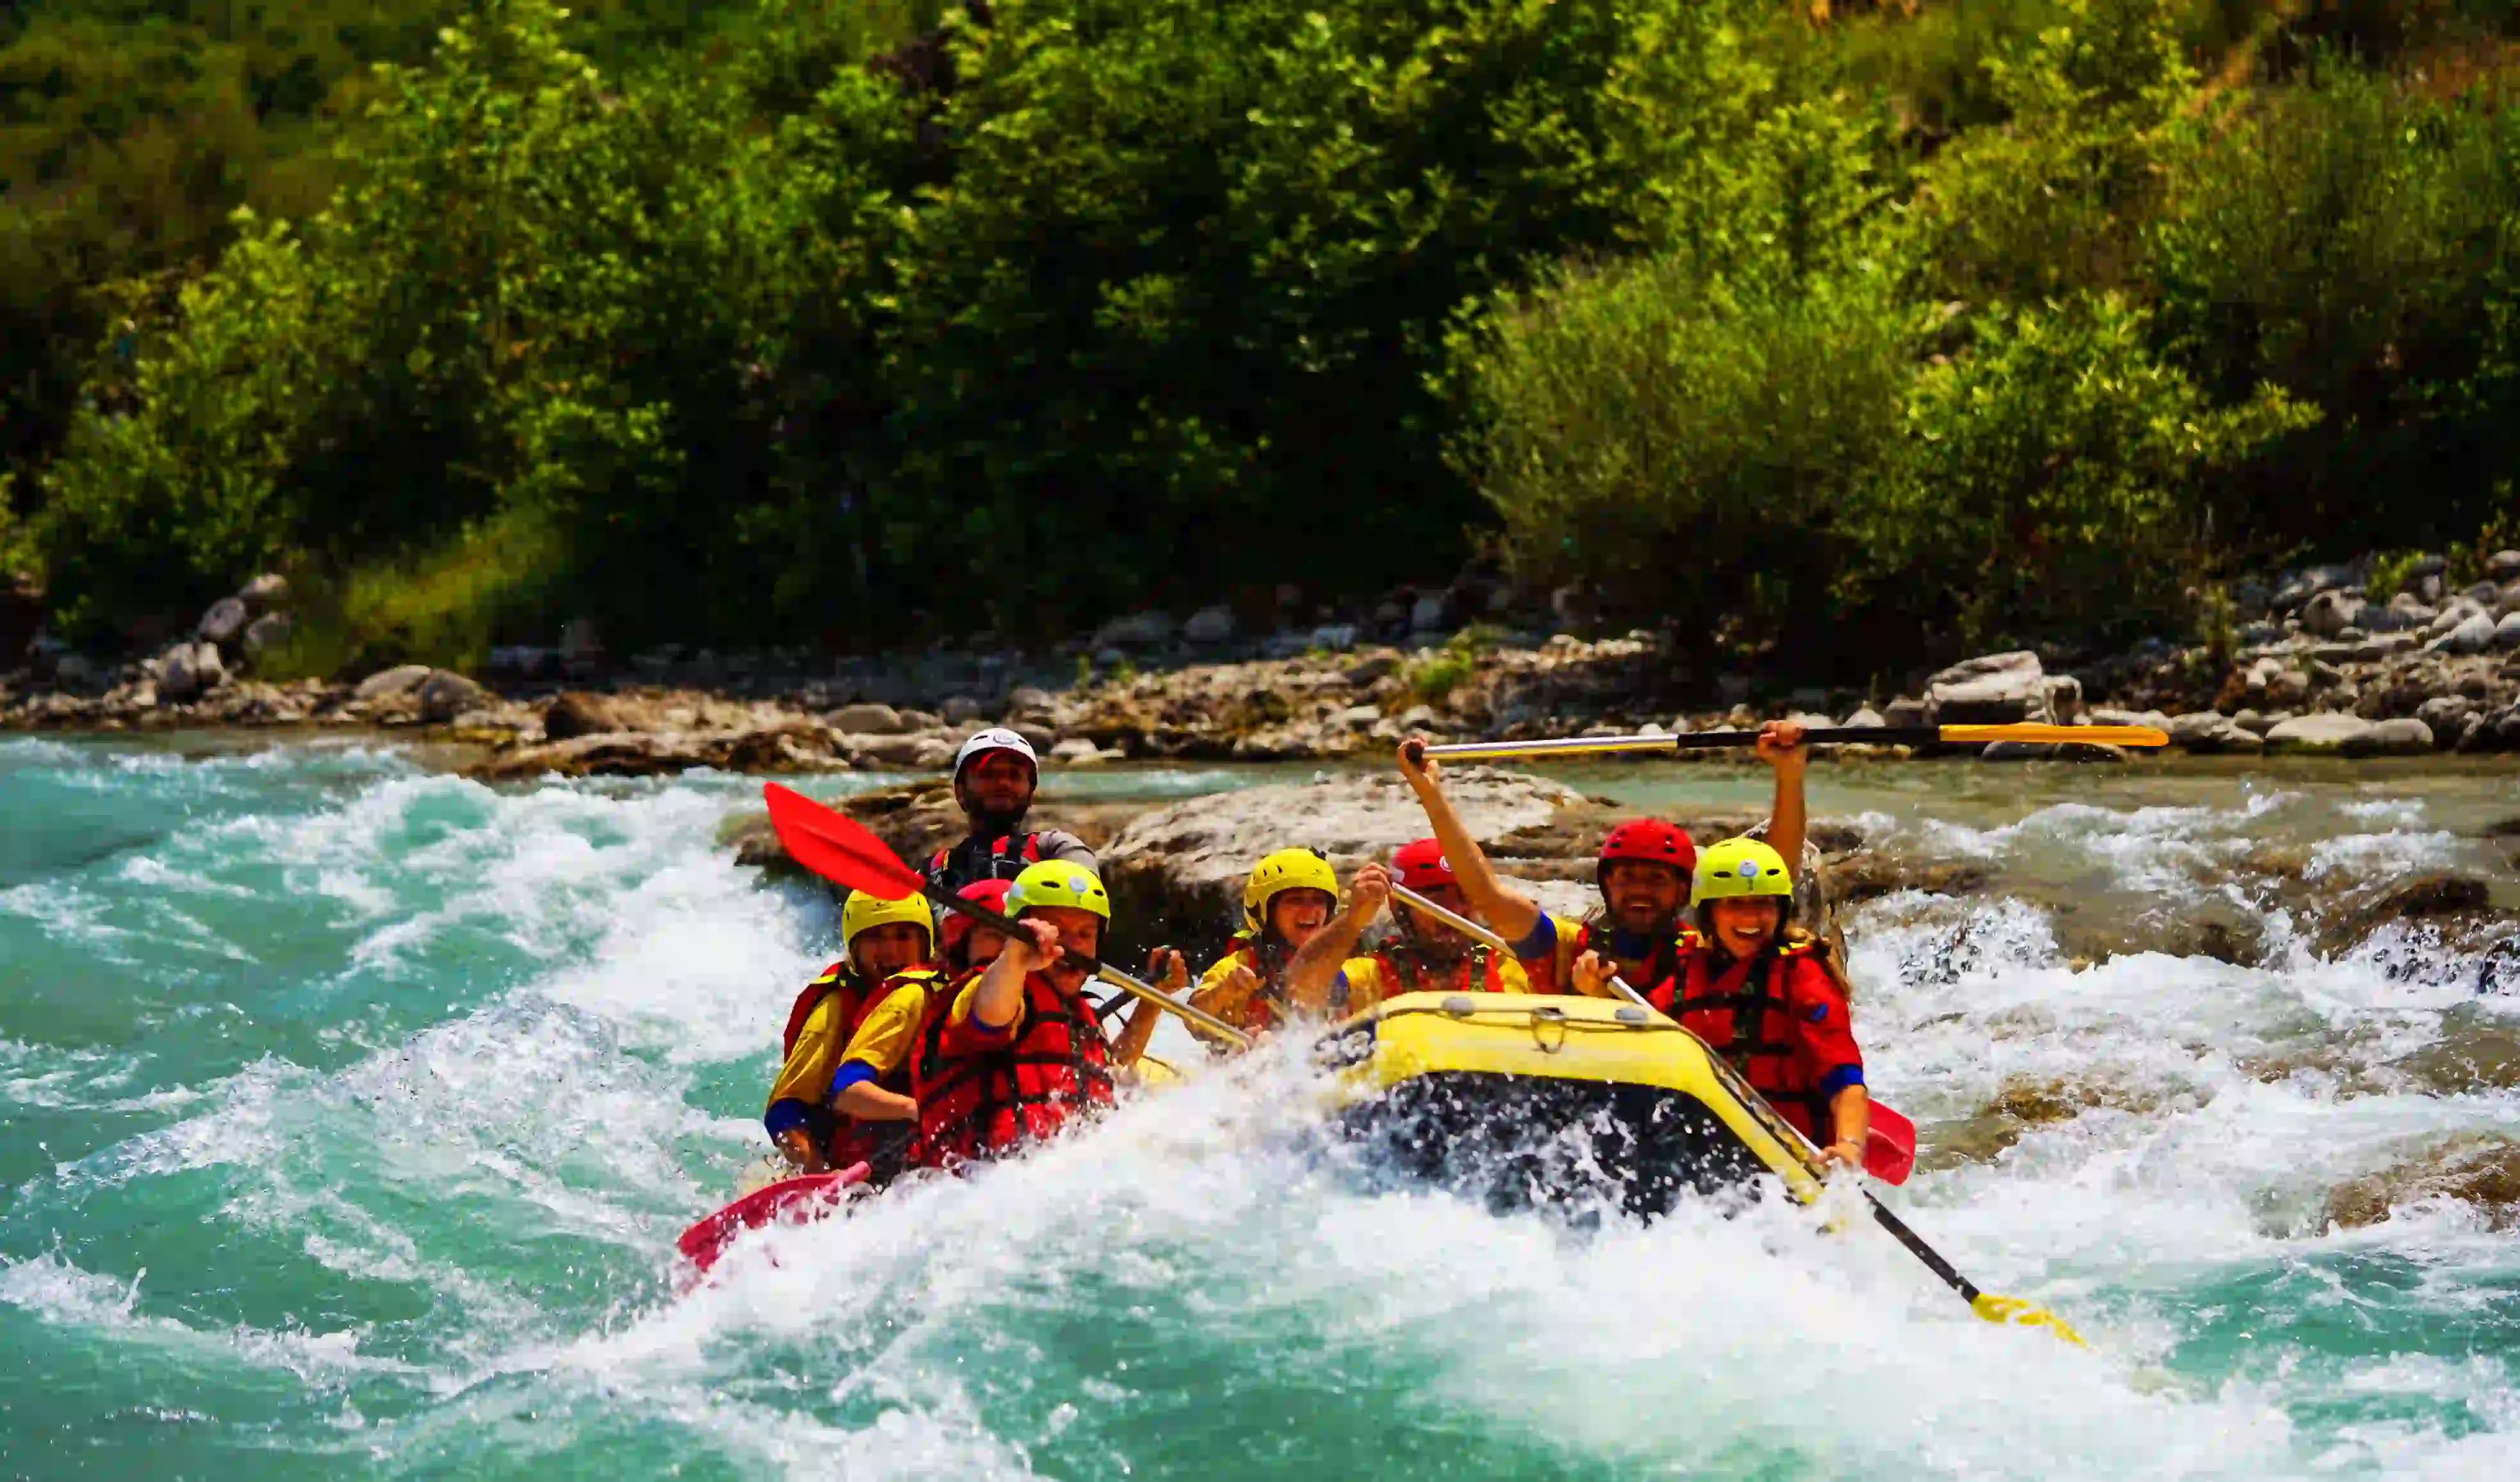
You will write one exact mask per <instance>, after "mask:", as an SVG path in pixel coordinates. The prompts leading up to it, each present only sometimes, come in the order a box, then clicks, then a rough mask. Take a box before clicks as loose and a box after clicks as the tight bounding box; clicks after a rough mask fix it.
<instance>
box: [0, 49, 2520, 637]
mask: <svg viewBox="0 0 2520 1482" xmlns="http://www.w3.org/2000/svg"><path fill="white" fill-rule="evenodd" d="M2508 10H2509V8H2508V7H2498V6H2496V5H2493V4H2471V5H2466V6H2458V5H2449V4H2434V5H2427V6H2422V7H2411V8H2410V7H2408V6H2403V5H2398V6H2393V5H2389V4H2382V3H2378V0H2372V3H2369V4H2365V5H2362V6H2360V7H2346V8H2344V9H2341V10H2326V11H2321V12H2320V13H2319V14H2318V16H2315V17H2308V18H2297V17H2290V16H2289V15H2288V14H2287V12H2286V10H2285V9H2284V8H2278V7H2269V6H2264V5H2258V4H2251V3H2245V0H2222V3H2219V4H2190V3H2187V0H2012V3H1993V0H1980V3H1973V4H1956V5H1949V6H1932V7H1929V8H1928V9H1926V10H1924V11H1923V12H1922V13H1921V14H1919V15H1916V16H1913V17H1909V16H1904V15H1894V14H1886V13H1885V14H1883V15H1880V16H1877V17H1870V18H1866V19H1861V20H1857V21H1854V22H1837V23H1834V24H1831V25H1827V26H1824V27H1814V26H1813V25H1811V24H1810V23H1809V22H1807V21H1806V20H1805V19H1804V18H1803V15H1802V13H1801V12H1800V11H1799V10H1798V9H1794V8H1786V7H1780V6H1778V5H1777V4H1775V3H1773V0H1341V3H1339V4H1336V5H1322V4H1320V0H1310V3H1305V0H1205V3H1193V0H996V3H995V4H993V5H990V6H987V7H984V8H982V7H974V8H971V9H966V8H965V7H963V6H961V5H958V4H950V3H945V0H764V3H761V4H757V5H747V4H739V3H733V0H729V3H726V4H721V5H702V4H697V3H695V4H682V5H676V4H667V3H664V0H619V3H615V4H610V5H603V6H597V7H595V8H594V9H593V10H592V11H591V12H590V13H588V14H586V15H584V16H582V17H575V18H571V17H566V16H564V14H563V13H562V12H560V11H558V10H557V9H555V8H554V7H553V6H552V5H551V4H550V3H549V0H436V3H426V4H424V3H396V0H362V3H357V4H352V3H350V0H292V3H286V4H271V5H265V6H260V7H248V8H246V9H245V11H244V12H243V14H242V18H240V14H239V12H238V11H236V10H235V9H233V8H226V7H212V6H207V5H201V4H194V5H189V6H187V5H181V4H178V5H154V6H152V5H142V4H139V3H137V0H129V3H116V0H47V3H45V4H41V5H38V6H36V7H34V8H32V9H31V10H30V11H29V12H28V13H27V18H26V19H25V20H23V21H22V22H10V23H9V24H11V25H12V26H13V27H14V28H13V29H9V30H5V31H0V265H5V266H7V267H8V268H9V270H10V271H9V273H8V287H7V291H6V293H5V294H0V330H5V331H6V341H5V342H6V345H7V348H6V350H5V352H0V434H5V437H6V446H5V449H0V457H5V458H7V460H8V465H7V466H8V467H9V468H10V469H11V470H12V471H14V472H15V474H16V477H15V484H14V489H12V490H11V491H10V493H9V503H8V505H6V506H0V554H7V550H6V548H7V547H8V546H10V545H12V544H14V545H15V546H16V547H18V548H19V555H18V557H17V558H15V559H30V558H29V557H28V556H27V554H26V553H28V552H32V553H33V558H32V559H40V560H41V561H42V562H43V563H44V565H45V566H46V568H47V570H46V574H47V576H48V577H49V581H50V586H51V590H52V592H53V593H54V600H55V603H56V606H57V609H58V615H59V616H60V618H61V619H62V620H63V621H64V622H65V623H66V624H67V625H68V626H70V627H71V628H73V629H76V630H79V631H84V632H91V633H93V632H111V631H113V630H116V629H120V630H122V631H126V632H133V633H139V632H145V631H146V630H147V629H148V627H149V626H150V624H151V623H152V622H153V621H154V620H162V619H164V618H165V617H168V616H173V615H181V614H186V613H188V612H189V611H190V610H192V609H195V608H197V607H198V606H199V605H200V604H201V603H202V602H203V601H204V600H205V599H206V598H208V597H210V596H213V595H216V594H217V593H219V592H221V591H224V590H226V589H227V588H229V587H230V586H232V585H233V584H234V583H235V582H236V581H238V580H239V579H240V578H241V577H242V576H244V575H246V574H249V573H250V572H251V571H253V570H255V569H258V568H261V567H264V566H269V565H280V566H283V567H286V568H288V569H290V570H292V571H293V573H294V574H296V575H297V576H298V578H299V585H300V588H301V590H303V591H307V592H309V593H312V594H314V596H313V597H312V599H311V600H312V602H313V603H314V606H316V608H317V610H318V612H319V613H320V614H321V616H322V617H323V618H324V619H325V620H322V621H317V622H313V623H309V624H305V625H301V626H302V627H303V628H304V629H305V639H304V642H305V646H306V647H305V649H304V651H302V652H301V653H300V654H299V655H298V660H299V661H300V662H302V663H305V664H309V665H313V666H318V667H334V666H343V665H357V664H361V663H372V662H376V661H380V660H382V659H384V658H388V657H393V656H397V655H403V654H416V655H423V656H431V657H438V658H453V659H458V660H463V659H471V658H477V657H478V655H479V654H480V652H481V651H482V650H483V649H484V648H486V646H487V645H489V644H490V643H492V642H494V641H497V640H499V639H501V638H502V637H503V636H518V637H532V636H547V635H548V634H549V633H550V632H551V631H552V629H553V627H554V626H555V625H556V623H557V622H558V620H559V619H560V618H562V617H563V616H566V615H570V614H575V613H590V614H594V615H596V616H598V617H600V618H601V619H603V620H604V622H605V623H606V624H607V629H608V630H609V631H610V632H611V633H612V634H613V635H614V637H615V638H616V640H617V641H620V642H623V643H626V644H635V643H641V642H646V641H651V640H658V639H681V640H686V641H689V640H693V639H698V640H701V641H707V642H719V643H728V642H731V643H741V644H753V643H766V642H810V643H815V644H821V645H827V646H832V647H855V646H864V645H868V644H875V643H884V642H891V641H896V640H899V639H903V638H907V637H916V636H922V635H927V634H933V633H939V632H953V631H970V630H974V629H979V628H991V627H993V628H995V629H996V630H998V631H999V632H1002V633H1006V634H1009V635H1013V636H1017V637H1019V638H1024V639H1031V638H1038V637H1042V636H1047V635H1049V634H1053V633H1057V632H1062V631H1070V630H1072V629H1074V628H1075V627H1076V626H1078V625H1080V624H1083V623H1085V622H1088V621H1090V620H1092V619H1093V618H1094V617H1096V616H1098V615H1100V614H1102V613H1104V612H1107V611H1111V610H1114V609H1121V608H1126V607H1130V606H1142V605H1145V604H1148V603H1162V604H1168V605H1174V606H1194V605H1199V604H1203V603H1206V602H1210V601H1216V600H1232V601H1237V602H1241V603H1249V604H1252V605H1261V604H1265V603H1266V602H1267V601H1268V600H1269V594H1271V593H1272V592H1273V591H1274V589H1275V588H1276V587H1277V586H1278V585H1279V584H1280V583H1281V582H1283V581H1286V580H1289V579H1293V580H1299V581H1301V582H1304V583H1306V584H1308V585H1310V586H1311V587H1312V588H1313V589H1314V590H1315V591H1316V592H1319V593H1324V594H1353V593H1358V592H1364V591H1370V590H1373V588H1374V587H1375V586H1376V585H1377V584H1380V583H1385V582H1388V581H1391V580H1394V579H1403V578H1410V577H1420V576H1435V577H1439V578H1440V577H1441V576H1443V575H1444V574H1446V573H1448V572H1449V571H1451V570H1452V569H1453V568H1454V567H1455V566H1456V565H1457V564H1458V563H1459V561H1461V560H1462V559H1463V555H1464V554H1465V553H1466V552H1467V551H1468V550H1470V549H1471V546H1472V544H1473V543H1474V542H1479V541H1484V542H1486V543H1487V544H1488V545H1489V547H1490V548H1491V549H1492V551H1493V552H1494V553H1495V554H1496V555H1497V556H1498V557H1500V558H1501V559H1502V560H1503V561H1505V562H1506V564H1507V565H1508V567H1509V568H1510V569H1511V570H1512V571H1513V572H1515V573H1516V574H1517V575H1518V576H1520V577H1522V578H1524V579H1526V580H1527V581H1529V582H1530V583H1531V584H1533V585H1534V586H1535V587H1537V586H1543V585H1550V584H1555V583H1558V582H1564V581H1576V582H1581V583H1585V584H1588V585H1591V586H1594V587H1596V588H1598V591H1599V593H1600V595H1601V596H1602V598H1603V599H1604V601H1605V603H1606V605H1607V606H1608V607H1609V609H1610V610H1611V611H1612V612H1613V613H1616V614H1619V615H1622V616H1624V615H1626V614H1629V613H1638V614H1646V613H1650V614H1657V615H1661V616H1666V617H1669V618H1672V619H1674V620H1676V621H1677V622H1678V623H1679V624H1680V625H1681V626H1682V627H1683V629H1684V630H1685V631H1688V632H1692V633H1699V634H1703V635H1705V636H1706V638H1707V639H1708V641H1710V642H1716V641H1721V642H1727V643H1753V644H1759V643H1769V642H1781V643H1783V644H1785V645H1787V646H1789V651H1793V652H1796V653H1799V654H1802V655H1806V656H1815V657H1814V661H1815V662H1817V661H1820V659H1819V658H1818V657H1816V656H1819V655H1824V656H1825V659H1826V661H1827V662H1830V663H1834V664H1839V665H1848V666H1863V665H1867V664H1869V663H1872V662H1876V661H1880V660H1882V659H1884V658H1897V657H1900V656H1903V655H1908V654H1913V652H1914V651H1915V650H1916V647H1917V643H1918V637H1919V635H1920V634H1924V635H1929V636H1930V637H1932V638H1933V640H1934V641H1936V642H1944V643H1958V642H1985V641H1994V640H1998V639H2003V638H2031V637H2063V638H2077V637H2089V636H2100V635H2104V634H2106V633H2108V632H2110V631H2112V630H2116V629H2129V630H2131V629H2134V628H2138V627H2142V626H2157V625H2159V624H2161V623H2164V622H2182V621H2185V620H2186V619H2187V615H2188V613H2187V608H2188V606H2189V604H2190V602H2191V598H2190V596H2189V594H2190V593H2192V592H2193V591H2195V590H2197V589H2198V587H2199V585H2200V583H2206V582H2209V581H2210V579H2211V578H2212V576H2213V575H2214V573H2215V568H2216V566H2217V563H2218V562H2222V561H2228V560H2231V559H2234V558H2239V557H2251V558H2254V557H2261V556H2267V555H2274V554H2288V553H2290V552H2293V551H2296V550H2304V549H2313V550H2315V549H2322V548H2324V549H2343V548H2349V547H2354V546H2358V545H2367V544H2373V543H2380V544H2387V545H2390V546H2394V547H2404V546H2408V545H2410V544H2416V543H2420V542H2423V541H2447V540H2451V539H2456V538H2463V537H2466V536H2469V535H2472V534H2473V533H2474V532H2475V531H2476V530H2477V529H2478V528H2479V527H2480V526H2482V525H2484V524H2486V523H2488V522H2489V521H2490V520H2492V519H2494V518H2495V517H2497V516H2498V515H2499V514H2501V513H2502V512H2503V507H2507V506H2508V504H2509V502H2510V499H2511V494H2510V489H2511V484H2510V481H2509V480H2510V477H2511V474H2512V472H2513V463H2514V459H2515V455H2520V445H2516V444H2515V439H2520V380H2515V378H2520V345H2515V341H2514V336H2515V334H2520V325H2515V322H2514V320H2515V313H2520V309H2515V304H2516V303H2520V260H2515V252H2520V122H2515V121H2514V115H2513V114H2511V113H2510V112H2507V111H2505V110H2504V109H2503V108H2502V107H2500V104H2501V101H2502V99H2501V94H2500V91H2499V86H2498V81H2497V78H2498V73H2497V72H2496V71H2495V70H2494V67H2493V66H2492V65H2491V64H2492V63H2493V61H2494V59H2495V58H2496V57H2497V56H2498V54H2497V53H2495V52H2493V51H2492V50H2491V49H2489V48H2484V47H2481V46H2479V45H2472V44H2470V43H2474V42H2477V41H2478V40H2479V38H2490V37H2491V36H2493V35H2495V34H2498V32H2499V31H2501V30H2504V29H2507V28H2508V27H2509V23H2510V21H2511V17H2510V15H2509V14H2508ZM441 25H444V26H445V27H446V28H444V29H442V30H441V28H440V27H441ZM2321 47H2329V48H2333V49H2330V50H2320V48H2321ZM369 64H383V65H382V66H381V67H374V68H370V67H369V66H368V65H369ZM2253 77H2254V78H2257V79H2259V80H2258V81H2256V82H2255V83H2252V81H2251V79H2252V78H2253ZM238 207H247V208H248V209H245V210H238V209H236V208H238ZM11 508H14V510H15V514H14V515H12V514H9V513H6V511H7V510H8V509H11ZM1855 633H1861V634H1864V635H1866V637H1865V638H1863V639H1862V640H1861V641H1857V640H1854V639H1851V638H1849V636H1848V635H1850V634H1855Z"/></svg>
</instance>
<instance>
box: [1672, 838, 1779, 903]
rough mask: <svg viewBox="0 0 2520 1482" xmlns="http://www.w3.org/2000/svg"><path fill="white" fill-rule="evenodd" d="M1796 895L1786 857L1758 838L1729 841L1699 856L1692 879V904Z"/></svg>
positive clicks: (1689, 893)
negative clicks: (1756, 896) (1740, 897)
mask: <svg viewBox="0 0 2520 1482" xmlns="http://www.w3.org/2000/svg"><path fill="white" fill-rule="evenodd" d="M1793 893H1794V873H1793V872H1792V871H1791V870H1788V869H1786V868H1785V857H1784V856H1783V855H1781V854H1778V852H1777V851H1776V850H1774V849H1771V848H1769V847H1768V846H1767V845H1766V844H1763V843H1761V842H1760V841H1759V840H1757V839H1755V838H1728V839H1726V840H1725V841H1724V842H1722V843H1720V844H1717V845H1716V846H1715V847H1714V848H1712V849H1709V850H1707V851H1706V852H1705V853H1703V854H1701V855H1699V856H1698V857H1697V872H1696V874H1695V875H1694V876H1691V877H1690V879H1689V884H1688V903H1689V904H1690V905H1691V906H1702V905H1704V904H1706V903H1707V902H1708V901H1720V900H1724V899H1726V898H1728V897H1731V896H1742V895H1780V896H1783V897H1785V898H1787V899H1788V900H1790V899H1791V898H1792V897H1793Z"/></svg>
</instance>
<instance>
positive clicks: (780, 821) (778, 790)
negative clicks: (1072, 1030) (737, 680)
mask: <svg viewBox="0 0 2520 1482" xmlns="http://www.w3.org/2000/svg"><path fill="white" fill-rule="evenodd" d="M761 791H762V795H763V796H764V797H766V798H768V799H769V802H770V827H771V828H772V829H774V830H776V831H778V833H779V842H780V844H781V845H782V846H783V847H784V848H786V849H787V857H788V858H789V859H792V860H794V861H795V862H796V863H798V864H800V865H802V866H804V867H805V868H806V869H808V870H811V871H813V872H814V873H815V874H816V875H819V876H822V877H823V878H825V879H827V880H830V881H831V882H832V884H835V885H840V886H843V887H845V888H847V889H850V890H863V891H865V892H867V893H868V894H869V895H878V896H881V897H883V898H884V899H886V900H900V899H901V898H903V897H904V896H911V895H923V896H925V897H927V898H928V899H929V900H930V901H933V902H934V903H936V904H937V905H938V906H941V907H943V908H944V909H945V910H948V911H959V912H961V913H963V914H964V915H965V916H967V917H969V918H970V919H971V920H973V921H977V922H979V923H980V924H981V925H983V926H990V927H994V928H996V929H997V930H999V931H1003V932H1005V933H1006V934H1007V935H1009V936H1011V937H1012V936H1021V935H1023V928H1022V927H1021V926H1019V925H1017V924H1015V921H1014V919H1013V918H1012V917H1008V916H1002V915H1000V914H999V913H997V912H995V911H992V910H990V909H989V908H988V907H986V906H983V905H981V904H979V903H978V902H976V901H967V900H965V899H963V898H962V897H961V896H959V895H956V894H954V893H953V892H951V891H948V890H940V889H938V888H937V887H936V886H934V885H931V884H929V883H927V876H924V875H922V874H920V873H919V872H918V871H916V870H913V869H911V868H910V867H909V866H908V865H905V864H903V863H902V862H901V856H899V855H897V854H895V853H893V852H892V850H891V849H890V848H888V847H886V845H885V844H884V841H883V840H881V839H879V838H877V837H876V836H875V835H874V834H873V833H870V832H868V831H867V830H866V828H865V827H864V826H863V825H861V824H859V823H857V822H856V821H855V820H853V819H850V818H846V817H844V816H842V815H840V814H838V813H835V812H833V811H832V810H831V809H829V808H826V807H824V806H823V805H822V804H821V803H818V802H816V801H814V800H813V799H812V798H810V797H807V796H806V795H805V794H803V793H802V792H798V791H796V790H795V789H794V788H792V787H783V786H780V785H779V784H777V783H764V784H763V785H762V787H761ZM1062 951H1063V955H1064V956H1065V957H1066V959H1067V961H1068V963H1069V964H1070V965H1071V966H1078V967H1082V968H1084V969H1085V970H1086V971H1087V972H1089V973H1091V974H1093V975H1094V976H1096V977H1099V978H1101V979H1102V981H1104V982H1106V983H1109V984H1111V985H1112V986H1113V987H1115V988H1119V989H1122V990H1124V991H1125V992H1127V993H1129V994H1131V995H1132V996H1134V997H1137V998H1141V999H1144V1000H1146V1001H1147V1002H1148V1003H1149V1004H1153V1005H1154V1006H1156V1007H1157V1008H1159V1009H1162V1010H1164V1011H1166V1012H1167V1013H1177V1014H1179V1015H1181V1016H1182V1017H1183V1018H1185V1019H1188V1020H1190V1021H1191V1022H1192V1023H1193V1024H1196V1025H1197V1026H1199V1027H1200V1028H1201V1029H1204V1030H1206V1031H1208V1032H1209V1033H1210V1034H1213V1035H1216V1036H1217V1037H1218V1038H1220V1039H1224V1040H1228V1041H1230V1042H1232V1043H1233V1044H1234V1045H1235V1046H1237V1047H1238V1048H1248V1047H1249V1046H1250V1044H1251V1037H1250V1036H1249V1035H1246V1034H1244V1033H1243V1032H1242V1031H1241V1030H1239V1029H1237V1028H1235V1027H1234V1026H1233V1025H1232V1024H1229V1023H1227V1022H1226V1021H1225V1020H1223V1019H1221V1018H1218V1017H1217V1016H1216V1015H1215V1014H1212V1013H1209V1012H1208V1011H1207V1010H1203V1009H1195V1008H1193V1007H1192V1006H1190V1005H1189V1004H1186V1003H1183V1002H1182V1001H1180V1000H1179V999H1175V998H1173V997H1171V996H1170V995H1168V994H1166V993H1165V992H1164V991H1163V990H1162V989H1160V988H1156V987H1153V986H1151V985H1149V984H1147V983H1142V982H1140V981H1138V980H1137V979H1136V978H1133V977H1131V976H1129V974H1127V973H1125V972H1122V971H1121V970H1120V969H1119V968H1117V967H1114V966H1110V965H1109V964H1107V963H1104V962H1102V960H1101V959H1099V958H1092V957H1088V956H1086V955H1085V954H1084V953H1082V952H1078V951H1075V950H1074V949H1072V948H1071V949H1062Z"/></svg>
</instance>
